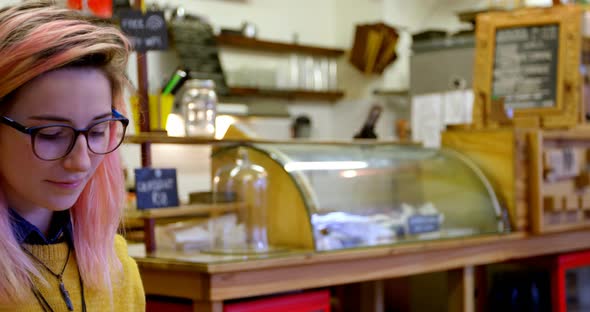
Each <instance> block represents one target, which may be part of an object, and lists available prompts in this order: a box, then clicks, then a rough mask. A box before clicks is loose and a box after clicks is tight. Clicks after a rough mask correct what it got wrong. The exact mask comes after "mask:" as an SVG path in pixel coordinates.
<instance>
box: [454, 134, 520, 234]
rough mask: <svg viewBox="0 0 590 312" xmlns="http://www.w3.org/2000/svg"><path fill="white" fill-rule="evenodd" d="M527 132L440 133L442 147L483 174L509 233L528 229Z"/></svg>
mask: <svg viewBox="0 0 590 312" xmlns="http://www.w3.org/2000/svg"><path fill="white" fill-rule="evenodd" d="M526 134H527V130H524V129H514V128H501V129H481V130H453V131H446V132H443V133H442V145H443V146H444V147H448V148H452V149H455V150H457V151H459V152H461V153H462V154H464V155H466V156H467V157H468V158H470V159H471V160H473V162H475V164H476V165H477V166H478V167H479V168H480V169H481V170H482V171H483V173H484V174H485V175H486V177H487V178H488V180H489V181H490V183H491V184H492V186H493V188H494V190H495V191H496V195H497V196H498V200H499V201H500V205H501V206H502V207H504V208H505V209H506V210H507V212H508V215H509V216H510V225H511V227H512V230H516V231H525V230H527V229H528V228H529V222H528V220H529V204H528V195H527V192H528V190H527V189H528V183H527V180H528V175H529V174H528V169H527V168H528V166H527V164H528V161H527V160H528V152H527V135H526Z"/></svg>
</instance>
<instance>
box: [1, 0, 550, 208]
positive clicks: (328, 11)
mask: <svg viewBox="0 0 590 312" xmlns="http://www.w3.org/2000/svg"><path fill="white" fill-rule="evenodd" d="M16 2H19V1H18V0H0V5H6V4H10V3H16ZM146 2H147V3H148V5H149V4H150V3H157V4H159V5H160V6H164V5H169V6H173V7H175V6H179V5H181V6H183V7H184V8H185V9H186V10H187V12H189V13H191V14H197V15H201V16H206V17H207V18H208V19H209V20H210V22H211V23H212V25H213V26H214V28H216V29H219V28H239V27H240V25H241V23H242V22H244V21H249V22H253V23H255V24H256V25H257V27H258V37H259V38H263V39H268V40H279V41H287V42H289V41H291V40H292V38H293V36H294V34H297V37H298V39H299V42H300V43H301V44H310V45H321V46H326V47H334V48H341V49H345V50H349V49H350V48H351V47H352V43H353V36H354V28H355V25H357V24H361V23H376V22H381V21H383V22H385V23H387V24H390V25H392V26H395V27H397V28H398V29H399V30H400V34H401V38H400V41H399V43H398V49H397V52H398V56H399V57H398V60H396V62H395V63H394V64H393V65H391V66H390V67H389V68H388V69H387V70H386V71H385V73H384V74H383V75H382V76H375V75H374V76H365V75H363V74H362V73H360V72H358V71H357V70H356V69H354V68H353V67H352V66H350V65H349V64H348V62H347V56H343V57H342V58H340V60H339V83H340V88H342V89H343V90H344V91H345V92H346V97H345V98H344V99H343V100H341V101H339V102H338V103H335V104H326V103H320V102H305V103H303V102H290V103H289V105H288V108H289V111H290V113H291V115H292V116H296V115H298V114H308V115H309V116H311V118H312V122H313V130H312V136H313V137H314V138H316V139H350V138H351V137H352V136H353V135H354V133H355V132H356V131H357V130H358V129H359V127H360V126H361V124H362V121H363V120H364V118H365V116H366V114H367V112H368V110H369V107H370V105H371V104H373V103H376V102H377V103H381V104H383V105H385V112H384V114H383V115H382V117H381V119H380V120H379V122H378V124H377V129H376V130H377V133H378V135H379V136H380V138H383V139H391V138H394V135H395V134H394V130H393V129H394V122H395V119H396V116H395V110H394V106H390V105H388V103H389V102H390V101H387V100H386V99H384V98H380V97H375V96H373V95H372V91H373V90H374V89H376V88H381V89H398V90H399V89H406V88H407V87H408V82H409V57H410V54H411V51H410V46H411V34H412V33H416V32H419V31H421V30H425V29H445V30H448V31H450V32H454V31H458V30H459V29H463V28H465V27H467V26H466V25H464V24H461V23H460V22H459V21H458V19H457V18H456V15H455V13H456V12H458V11H464V10H470V9H481V8H483V7H485V6H487V5H488V3H490V2H493V1H488V0H415V1H406V0H321V1H317V0H297V1H295V0H166V1H164V0H157V1H146ZM506 2H508V1H506ZM531 2H532V0H531ZM534 2H537V3H539V2H543V0H536V1H534ZM545 2H550V1H545ZM221 57H222V63H223V65H224V68H226V67H229V68H232V67H233V68H236V67H239V66H243V65H244V66H245V65H250V64H255V65H254V66H261V67H263V66H269V64H272V63H273V62H277V60H276V59H273V57H272V56H271V57H269V58H267V59H264V58H263V59H260V57H259V56H252V55H241V54H240V53H233V52H231V51H230V52H224V53H223V54H222V56H221ZM177 64H178V60H177V59H176V57H175V54H174V52H173V51H168V52H149V53H148V76H149V78H148V79H149V85H150V87H151V89H152V90H155V88H157V87H159V86H160V85H161V83H162V81H163V80H165V78H166V77H167V75H169V74H170V73H171V72H172V71H173V70H174V68H175V67H176V65H177ZM128 72H129V76H130V78H131V79H132V81H135V80H136V73H137V69H136V61H135V58H134V57H132V59H131V61H130V64H129V68H128ZM279 102H280V101H279ZM283 104H284V103H283ZM245 123H247V124H249V125H250V126H251V127H252V128H253V129H254V130H256V131H258V133H259V134H260V135H261V136H263V137H268V138H274V139H281V138H287V137H288V135H289V131H288V127H289V125H290V123H291V120H288V119H272V120H269V119H264V120H248V121H245ZM208 153H209V149H208V148H207V147H178V146H160V147H157V148H156V149H155V150H154V153H153V154H154V166H161V167H177V168H178V169H179V172H181V173H182V175H179V180H180V181H179V182H180V193H181V197H182V198H183V199H184V198H186V196H187V195H186V194H187V193H188V192H190V191H197V190H207V189H209V182H208V181H209V170H208V166H209V161H208ZM123 155H124V159H125V162H126V164H127V166H128V167H129V168H134V167H137V166H139V150H138V147H137V146H126V147H124V148H123ZM179 160H181V161H179Z"/></svg>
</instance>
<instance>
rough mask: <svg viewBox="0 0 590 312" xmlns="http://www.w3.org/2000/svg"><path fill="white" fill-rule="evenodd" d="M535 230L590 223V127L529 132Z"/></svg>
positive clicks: (533, 223) (551, 230) (531, 195)
mask: <svg viewBox="0 0 590 312" xmlns="http://www.w3.org/2000/svg"><path fill="white" fill-rule="evenodd" d="M529 136H530V153H531V155H535V157H532V158H531V163H530V166H531V171H530V173H531V179H530V182H531V183H530V187H531V192H530V209H531V210H530V211H531V217H532V219H531V221H532V230H533V231H534V232H535V233H541V232H557V231H562V230H570V229H578V228H584V227H590V188H589V185H590V171H589V169H590V168H589V167H588V165H589V160H590V128H586V129H583V128H577V129H573V130H568V131H541V130H539V131H534V132H531V133H529Z"/></svg>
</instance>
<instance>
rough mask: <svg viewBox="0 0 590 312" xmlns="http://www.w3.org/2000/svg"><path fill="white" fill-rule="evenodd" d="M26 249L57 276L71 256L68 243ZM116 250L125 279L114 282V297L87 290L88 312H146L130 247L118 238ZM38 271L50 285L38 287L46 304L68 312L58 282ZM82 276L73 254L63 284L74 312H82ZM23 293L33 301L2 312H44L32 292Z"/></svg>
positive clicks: (85, 296)
mask: <svg viewBox="0 0 590 312" xmlns="http://www.w3.org/2000/svg"><path fill="white" fill-rule="evenodd" d="M26 247H27V249H29V250H31V253H33V254H34V255H35V256H36V257H37V258H39V260H41V261H43V263H45V265H47V266H48V267H49V268H50V269H51V270H52V271H53V272H55V273H58V272H60V271H61V269H62V267H63V265H64V263H65V261H66V256H67V255H68V246H67V243H65V242H64V243H58V244H53V245H30V246H26ZM115 250H116V252H117V255H118V257H119V260H121V263H122V264H123V275H122V278H121V279H120V280H117V281H114V282H113V290H112V293H107V292H106V291H100V290H95V289H89V287H86V286H84V298H85V301H86V310H87V311H89V312H90V311H101V312H102V311H117V312H118V311H125V312H127V311H145V295H144V292H143V286H142V284H141V278H140V276H139V270H138V269H137V264H136V263H135V261H134V260H133V259H132V258H131V257H129V255H128V254H127V244H126V243H125V239H124V238H123V237H121V236H119V235H117V236H116V237H115ZM36 264H38V263H36ZM38 269H39V271H40V272H41V273H42V274H43V277H45V279H46V280H47V282H48V283H49V285H47V286H45V285H43V284H42V283H41V282H39V281H37V283H36V285H37V287H38V288H39V290H40V292H41V294H42V296H43V298H45V300H47V302H48V303H49V306H51V309H53V311H56V312H57V311H64V312H67V311H68V308H67V306H66V304H65V303H64V300H63V298H62V296H61V293H60V291H59V283H58V281H57V278H56V277H55V276H53V275H51V274H50V273H49V272H47V270H46V269H45V268H43V267H41V266H40V265H39V266H38ZM79 276H80V275H79V274H78V266H77V265H76V257H75V256H74V253H72V254H71V255H70V259H69V262H68V264H67V267H66V269H65V272H64V276H63V281H64V285H65V288H66V289H67V291H68V292H69V294H70V298H71V300H72V303H73V305H74V311H82V297H81V293H80V280H79ZM23 291H27V292H29V293H30V295H31V296H30V298H31V299H30V300H28V301H27V302H24V303H22V304H18V305H17V306H0V311H18V312H40V311H41V312H42V311H43V308H42V306H41V305H40V304H39V302H38V300H36V299H35V296H34V295H33V292H32V290H30V289H23ZM111 301H112V303H111Z"/></svg>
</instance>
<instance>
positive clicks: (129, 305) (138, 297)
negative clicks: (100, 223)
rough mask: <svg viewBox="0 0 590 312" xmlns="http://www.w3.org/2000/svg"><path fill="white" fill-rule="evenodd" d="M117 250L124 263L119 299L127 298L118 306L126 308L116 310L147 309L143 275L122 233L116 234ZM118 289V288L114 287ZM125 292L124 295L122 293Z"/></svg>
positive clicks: (117, 303)
mask: <svg viewBox="0 0 590 312" xmlns="http://www.w3.org/2000/svg"><path fill="white" fill-rule="evenodd" d="M115 252H116V253H117V257H118V258H119V260H120V261H121V264H122V269H123V271H122V275H123V276H122V280H120V283H118V284H119V285H118V286H119V287H116V288H118V293H119V294H120V296H117V297H116V298H117V299H121V298H125V301H124V302H117V300H115V301H116V302H115V304H116V306H117V307H119V308H122V307H123V306H124V307H125V308H124V309H116V311H144V310H145V294H144V290H143V284H142V282H141V276H140V275H139V269H138V267H137V263H135V260H133V258H132V257H130V256H129V253H128V249H127V241H125V238H123V236H121V235H116V236H115ZM113 290H115V291H117V290H116V289H113ZM122 294H124V295H122Z"/></svg>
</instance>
